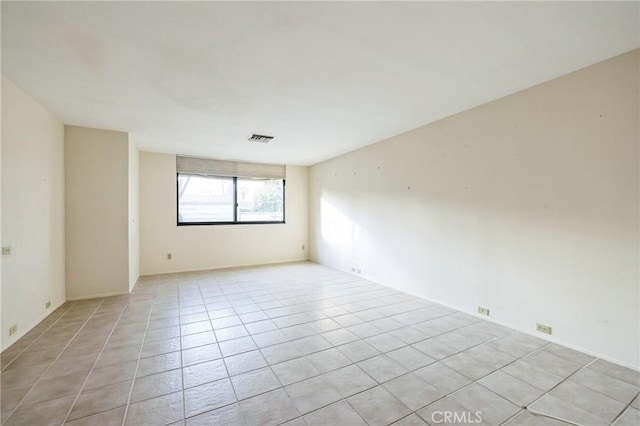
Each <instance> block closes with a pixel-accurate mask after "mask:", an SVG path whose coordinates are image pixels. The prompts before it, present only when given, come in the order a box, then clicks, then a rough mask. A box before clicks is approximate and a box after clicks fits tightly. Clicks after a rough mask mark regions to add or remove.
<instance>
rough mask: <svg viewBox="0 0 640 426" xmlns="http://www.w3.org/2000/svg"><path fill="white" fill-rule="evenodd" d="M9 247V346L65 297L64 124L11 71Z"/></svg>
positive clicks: (6, 103) (5, 280)
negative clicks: (21, 86)
mask: <svg viewBox="0 0 640 426" xmlns="http://www.w3.org/2000/svg"><path fill="white" fill-rule="evenodd" d="M2 246H10V247H11V255H9V256H3V257H2V290H1V293H2V315H1V316H2V326H1V327H0V330H1V331H2V333H1V334H2V349H3V350H4V349H6V348H7V347H8V346H9V345H11V344H12V343H14V342H15V341H16V340H17V339H18V338H20V337H21V336H22V335H24V334H25V333H26V332H27V331H29V330H30V329H31V328H32V327H34V326H35V325H36V324H37V323H38V322H40V321H41V320H42V319H43V318H44V317H45V316H47V314H49V313H51V312H53V311H54V310H55V309H56V308H57V307H58V306H59V305H61V304H62V303H63V302H64V301H65V284H64V283H65V272H64V126H63V124H62V123H61V122H60V120H58V119H57V118H56V117H55V116H54V115H53V114H51V113H50V112H49V111H47V110H46V109H44V108H43V107H42V106H41V105H40V104H38V103H37V102H36V101H35V100H34V99H33V98H31V97H30V96H29V95H28V94H26V93H25V92H23V91H22V90H21V89H19V88H18V87H17V86H15V84H14V83H13V82H12V81H10V80H9V79H7V78H5V77H4V76H3V77H2ZM48 301H50V302H51V307H50V308H49V309H46V308H45V304H46V302H48ZM14 324H16V325H17V326H18V333H17V334H14V335H13V336H11V337H9V333H8V329H9V327H10V326H12V325H14Z"/></svg>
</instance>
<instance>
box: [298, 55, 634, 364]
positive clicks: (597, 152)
mask: <svg viewBox="0 0 640 426" xmlns="http://www.w3.org/2000/svg"><path fill="white" fill-rule="evenodd" d="M638 63H639V54H638V51H637V50H636V51H634V52H631V53H628V54H626V55H622V56H619V57H616V58H613V59H611V60H608V61H605V62H602V63H600V64H596V65H594V66H591V67H588V68H586V69H583V70H580V71H578V72H575V73H572V74H569V75H567V76H564V77H561V78H558V79H556V80H552V81H550V82H547V83H545V84H542V85H539V86H536V87H533V88H531V89H529V90H525V91H523V92H520V93H517V94H514V95H512V96H508V97H506V98H503V99H500V100H497V101H494V102H491V103H489V104H486V105H483V106H480V107H478V108H475V109H472V110H469V111H466V112H463V113H461V114H458V115H455V116H452V117H449V118H446V119H444V120H440V121H438V122H435V123H432V124H430V125H427V126H424V127H421V128H418V129H415V130H412V131H410V132H408V133H405V134H402V135H399V136H396V137H394V138H391V139H389V140H386V141H383V142H381V143H378V144H375V145H372V146H369V147H366V148H363V149H361V150H358V151H355V152H352V153H349V154H347V155H344V156H341V157H338V158H335V159H332V160H329V161H327V162H324V163H320V164H318V165H315V166H313V167H312V168H311V169H310V175H309V182H310V194H309V197H310V212H311V217H310V230H311V231H310V233H311V237H310V238H311V239H310V241H311V249H312V251H311V258H312V260H315V261H317V262H319V263H322V264H325V265H329V266H332V267H336V268H338V269H342V270H345V271H350V270H351V268H356V269H361V271H362V275H363V276H365V277H366V278H370V279H372V280H374V281H377V282H380V283H383V284H386V285H389V286H392V287H395V288H398V289H400V290H404V291H407V292H410V293H413V294H416V295H420V296H423V297H425V298H428V299H432V300H435V301H440V302H442V303H445V304H447V305H450V306H453V307H456V308H458V309H461V310H463V311H466V312H471V313H475V312H476V311H477V307H478V306H483V307H486V308H489V309H490V310H491V318H492V319H493V320H496V321H498V322H501V323H503V324H507V325H510V326H512V327H514V328H517V329H521V330H526V331H531V332H533V330H534V329H535V324H536V322H539V323H542V324H546V325H550V326H552V327H553V332H554V334H553V339H555V340H556V341H559V342H562V343H565V344H568V345H570V346H573V347H576V348H581V349H583V350H586V351H589V352H591V353H594V354H597V355H600V356H603V357H606V358H608V359H611V360H614V361H617V362H620V363H623V364H626V365H630V366H634V367H636V368H637V367H638V366H639V365H640V360H639V358H640V352H639V347H640V328H639V327H640V325H639V324H640V315H639V306H640V303H639V302H640V294H639V260H638V255H639V244H638V233H639V225H638V221H639V209H638V202H639V196H638V193H639V185H638V174H639V167H638V162H639V160H638V154H639V150H638V144H639V131H638V121H639V120H638V117H639V110H638V103H639V95H638V73H639V70H638ZM538 334H539V333H538ZM539 335H540V334H539ZM540 337H545V335H540Z"/></svg>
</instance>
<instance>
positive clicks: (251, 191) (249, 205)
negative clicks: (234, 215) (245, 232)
mask: <svg viewBox="0 0 640 426" xmlns="http://www.w3.org/2000/svg"><path fill="white" fill-rule="evenodd" d="M283 206H284V186H283V181H282V180H281V179H280V180H271V179H269V180H259V179H238V221H239V222H283V221H284V213H283V212H284V209H283Z"/></svg>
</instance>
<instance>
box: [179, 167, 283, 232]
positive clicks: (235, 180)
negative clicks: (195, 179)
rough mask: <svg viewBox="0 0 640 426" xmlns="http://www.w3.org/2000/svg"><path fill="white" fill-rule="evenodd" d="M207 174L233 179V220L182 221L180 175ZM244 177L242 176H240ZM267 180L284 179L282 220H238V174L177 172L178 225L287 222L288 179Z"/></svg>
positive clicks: (275, 223)
mask: <svg viewBox="0 0 640 426" xmlns="http://www.w3.org/2000/svg"><path fill="white" fill-rule="evenodd" d="M181 174H182V175H192V176H206V177H214V178H220V179H228V178H232V179H233V204H234V209H233V221H225V222H180V184H179V179H180V175H181ZM240 179H242V177H240ZM265 180H282V220H252V221H240V220H238V216H239V215H238V213H239V212H238V208H239V205H238V176H218V175H199V174H197V173H180V172H176V225H177V226H209V225H282V224H286V223H287V215H286V212H287V203H286V200H287V196H286V194H287V180H286V179H265Z"/></svg>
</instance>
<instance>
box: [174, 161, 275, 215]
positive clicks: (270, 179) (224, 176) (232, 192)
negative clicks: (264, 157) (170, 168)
mask: <svg viewBox="0 0 640 426" xmlns="http://www.w3.org/2000/svg"><path fill="white" fill-rule="evenodd" d="M176 171H177V173H178V175H177V192H178V194H177V198H178V200H177V204H178V225H218V224H241V223H284V219H285V216H284V199H285V198H284V197H285V176H286V168H285V166H280V165H275V164H258V163H245V162H239V161H224V160H214V159H211V158H199V157H184V156H177V157H176Z"/></svg>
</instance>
